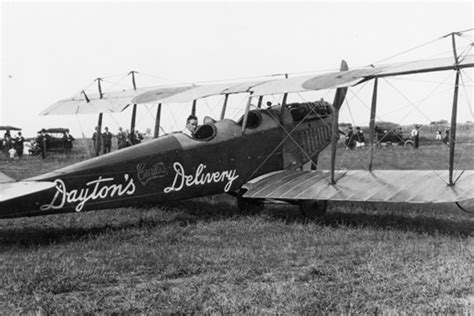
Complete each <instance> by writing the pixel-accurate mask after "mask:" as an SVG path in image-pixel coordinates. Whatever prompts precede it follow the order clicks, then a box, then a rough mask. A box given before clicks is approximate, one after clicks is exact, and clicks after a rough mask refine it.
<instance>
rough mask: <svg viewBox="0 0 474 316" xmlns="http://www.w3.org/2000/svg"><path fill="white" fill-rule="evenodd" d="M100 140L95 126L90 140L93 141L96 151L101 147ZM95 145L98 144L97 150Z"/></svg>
mask: <svg viewBox="0 0 474 316" xmlns="http://www.w3.org/2000/svg"><path fill="white" fill-rule="evenodd" d="M100 140H101V139H100V137H99V135H98V132H97V126H96V127H95V131H94V134H92V141H93V142H94V151H97V152H98V153H100V148H101V141H100ZM97 146H99V148H98V150H97Z"/></svg>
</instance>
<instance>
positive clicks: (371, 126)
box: [369, 78, 379, 171]
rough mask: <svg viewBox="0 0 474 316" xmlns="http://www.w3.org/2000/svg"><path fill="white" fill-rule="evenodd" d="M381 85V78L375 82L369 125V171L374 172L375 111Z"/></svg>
mask: <svg viewBox="0 0 474 316" xmlns="http://www.w3.org/2000/svg"><path fill="white" fill-rule="evenodd" d="M378 84H379V78H375V80H374V91H373V93H372V105H371V107H370V124H369V129H370V131H369V143H370V158H369V171H372V162H373V159H374V134H375V111H376V108H377V87H378Z"/></svg>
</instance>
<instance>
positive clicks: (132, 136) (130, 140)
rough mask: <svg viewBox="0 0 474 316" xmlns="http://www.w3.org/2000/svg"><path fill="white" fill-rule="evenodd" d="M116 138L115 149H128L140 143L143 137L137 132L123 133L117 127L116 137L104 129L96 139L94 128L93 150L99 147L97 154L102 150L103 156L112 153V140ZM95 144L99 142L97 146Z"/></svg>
mask: <svg viewBox="0 0 474 316" xmlns="http://www.w3.org/2000/svg"><path fill="white" fill-rule="evenodd" d="M113 137H116V138H117V148H118V149H122V148H125V147H130V146H132V145H136V144H139V143H141V142H142V140H143V135H142V134H140V132H139V131H137V130H136V131H135V132H134V133H129V132H128V130H126V131H124V130H123V129H122V128H121V127H119V130H118V133H117V135H113V134H112V133H111V132H110V131H109V128H108V127H105V131H104V132H103V133H102V134H101V137H97V127H96V128H95V131H94V134H92V141H93V143H94V148H97V146H99V152H100V151H101V150H102V153H103V154H107V153H109V152H111V151H112V138H113ZM97 142H99V143H98V144H97Z"/></svg>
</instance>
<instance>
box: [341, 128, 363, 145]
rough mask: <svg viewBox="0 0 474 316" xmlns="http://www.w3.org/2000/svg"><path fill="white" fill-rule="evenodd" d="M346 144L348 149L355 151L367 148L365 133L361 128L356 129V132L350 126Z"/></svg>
mask: <svg viewBox="0 0 474 316" xmlns="http://www.w3.org/2000/svg"><path fill="white" fill-rule="evenodd" d="M344 134H345V135H346V140H345V144H346V146H347V148H348V149H351V150H352V149H354V148H359V147H364V146H365V137H364V132H363V131H362V130H361V129H360V127H359V126H357V127H356V131H355V132H354V130H353V129H352V126H349V127H348V129H347V133H344Z"/></svg>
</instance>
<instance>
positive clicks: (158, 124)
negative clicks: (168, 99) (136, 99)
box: [153, 103, 161, 138]
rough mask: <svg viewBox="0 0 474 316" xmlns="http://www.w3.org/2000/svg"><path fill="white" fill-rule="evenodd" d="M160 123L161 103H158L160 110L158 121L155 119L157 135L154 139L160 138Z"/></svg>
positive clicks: (158, 109)
mask: <svg viewBox="0 0 474 316" xmlns="http://www.w3.org/2000/svg"><path fill="white" fill-rule="evenodd" d="M160 121H161V103H158V108H157V109H156V119H155V133H154V135H153V138H158V136H160V124H161V123H160Z"/></svg>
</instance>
